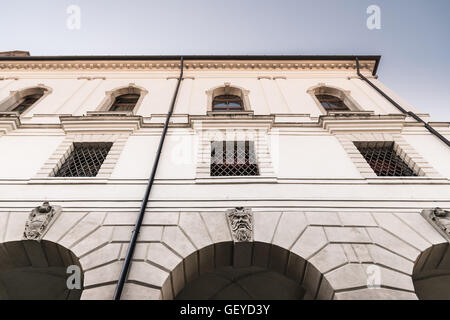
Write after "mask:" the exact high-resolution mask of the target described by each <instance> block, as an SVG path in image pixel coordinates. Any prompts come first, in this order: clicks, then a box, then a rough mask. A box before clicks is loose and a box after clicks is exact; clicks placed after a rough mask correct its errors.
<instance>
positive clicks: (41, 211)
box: [23, 201, 61, 241]
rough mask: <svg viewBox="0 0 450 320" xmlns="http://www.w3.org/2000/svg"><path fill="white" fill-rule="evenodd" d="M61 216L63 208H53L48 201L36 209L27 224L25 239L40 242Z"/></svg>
mask: <svg viewBox="0 0 450 320" xmlns="http://www.w3.org/2000/svg"><path fill="white" fill-rule="evenodd" d="M60 214H61V207H60V206H51V205H50V204H49V203H48V202H47V201H46V202H44V203H43V204H42V205H41V206H39V207H36V208H34V209H33V211H31V213H30V215H29V216H28V220H27V222H26V223H25V231H24V233H23V239H24V240H37V241H40V240H41V239H42V237H43V236H44V235H45V233H46V232H47V231H48V229H49V228H50V226H51V225H52V224H53V222H54V221H55V220H56V218H57V217H58V216H59V215H60Z"/></svg>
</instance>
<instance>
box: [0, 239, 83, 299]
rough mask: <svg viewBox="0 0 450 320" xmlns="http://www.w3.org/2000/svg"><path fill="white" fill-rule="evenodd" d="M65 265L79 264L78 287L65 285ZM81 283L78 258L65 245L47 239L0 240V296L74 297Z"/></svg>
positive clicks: (21, 297)
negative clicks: (73, 287)
mask: <svg viewBox="0 0 450 320" xmlns="http://www.w3.org/2000/svg"><path fill="white" fill-rule="evenodd" d="M69 266H76V267H78V268H79V271H80V273H79V275H80V277H81V278H80V282H79V283H80V285H81V287H80V289H76V288H75V289H69V288H68V287H67V279H68V277H69V276H70V275H71V274H68V273H67V268H68V267H69ZM76 272H77V271H75V273H76ZM75 273H73V274H75ZM82 285H83V270H82V268H81V264H80V261H79V259H78V257H77V256H76V255H75V254H74V253H73V252H72V251H71V250H69V249H67V248H66V247H64V246H62V245H60V244H58V243H55V242H52V241H47V240H42V241H34V240H17V241H8V242H4V243H0V300H2V299H13V300H38V299H39V300H78V299H80V297H81V293H82Z"/></svg>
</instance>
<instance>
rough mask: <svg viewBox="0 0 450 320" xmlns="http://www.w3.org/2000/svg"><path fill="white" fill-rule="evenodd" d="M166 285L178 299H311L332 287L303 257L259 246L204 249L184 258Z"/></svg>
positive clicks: (222, 245)
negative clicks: (168, 285) (168, 284)
mask: <svg viewBox="0 0 450 320" xmlns="http://www.w3.org/2000/svg"><path fill="white" fill-rule="evenodd" d="M170 281H172V284H171V287H172V288H173V293H174V294H173V296H174V298H175V299H176V300H303V299H307V300H309V299H321V298H323V297H320V296H319V290H321V289H322V291H323V288H324V287H325V288H331V287H330V286H329V284H328V282H327V280H326V279H325V278H324V277H323V275H322V274H321V273H320V272H319V271H318V270H317V269H316V268H315V267H314V266H313V265H312V264H310V263H309V262H308V261H306V260H305V259H303V258H302V257H300V256H298V255H296V254H295V253H293V252H290V251H288V250H286V249H283V248H281V247H278V246H275V245H271V244H267V243H261V242H239V243H233V242H222V243H217V244H214V245H211V246H208V247H205V248H203V249H201V250H199V251H197V252H195V253H193V254H191V255H190V256H188V257H187V258H185V259H184V261H183V262H182V263H180V264H179V265H178V266H177V267H176V268H175V270H173V271H172V273H171V277H170ZM331 297H332V294H331V295H330V296H329V297H326V298H331Z"/></svg>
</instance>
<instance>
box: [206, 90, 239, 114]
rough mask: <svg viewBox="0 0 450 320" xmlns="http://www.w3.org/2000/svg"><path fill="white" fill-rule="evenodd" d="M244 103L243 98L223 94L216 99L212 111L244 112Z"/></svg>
mask: <svg viewBox="0 0 450 320" xmlns="http://www.w3.org/2000/svg"><path fill="white" fill-rule="evenodd" d="M243 110H244V103H243V101H242V99H241V97H239V96H236V95H231V94H223V95H220V96H216V97H214V100H213V105H212V111H225V112H227V111H243Z"/></svg>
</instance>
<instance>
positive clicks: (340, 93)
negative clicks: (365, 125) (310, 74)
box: [306, 83, 364, 114]
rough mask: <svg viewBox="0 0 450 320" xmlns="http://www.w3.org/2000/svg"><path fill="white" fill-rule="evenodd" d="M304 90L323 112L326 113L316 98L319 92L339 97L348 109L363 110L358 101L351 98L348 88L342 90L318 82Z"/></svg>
mask: <svg viewBox="0 0 450 320" xmlns="http://www.w3.org/2000/svg"><path fill="white" fill-rule="evenodd" d="M306 92H307V93H309V94H310V95H311V97H312V99H313V100H314V102H315V103H316V105H317V106H318V107H319V109H320V110H321V111H322V113H323V114H327V110H325V108H324V107H323V106H322V104H321V103H320V101H319V99H317V95H319V94H325V95H331V96H334V97H337V98H339V99H341V100H342V101H343V102H344V104H345V105H346V106H347V107H348V108H349V109H350V111H364V109H363V108H362V107H361V106H360V105H359V104H358V102H357V101H356V100H355V99H353V97H352V96H351V92H350V90H343V89H341V88H338V87H335V86H330V85H326V84H325V83H319V84H317V85H315V86H313V87H311V88H309V89H308V90H307V91H306Z"/></svg>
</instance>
